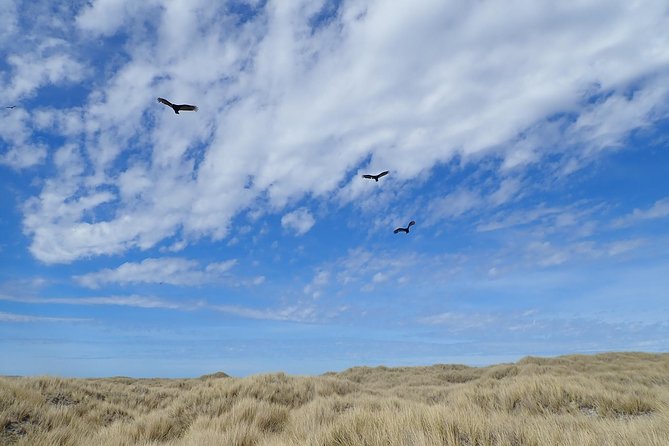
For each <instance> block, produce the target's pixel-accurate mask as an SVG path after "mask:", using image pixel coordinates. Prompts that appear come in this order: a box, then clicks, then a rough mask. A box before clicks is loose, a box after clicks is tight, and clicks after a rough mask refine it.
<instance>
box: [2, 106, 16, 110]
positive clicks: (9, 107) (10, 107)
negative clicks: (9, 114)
mask: <svg viewBox="0 0 669 446" xmlns="http://www.w3.org/2000/svg"><path fill="white" fill-rule="evenodd" d="M5 108H8V109H10V110H11V109H12V108H16V105H8V106H7V107H5Z"/></svg>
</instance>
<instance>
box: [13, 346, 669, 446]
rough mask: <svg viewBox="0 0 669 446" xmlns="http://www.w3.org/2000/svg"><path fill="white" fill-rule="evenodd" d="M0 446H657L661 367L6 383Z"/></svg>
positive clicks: (663, 395) (668, 427)
mask: <svg viewBox="0 0 669 446" xmlns="http://www.w3.org/2000/svg"><path fill="white" fill-rule="evenodd" d="M0 444H2V445H30V446H53V445H86V446H90V445H92V446H111V445H119V446H120V445H166V446H195V445H235V446H243V445H267V446H269V445H342V446H343V445H390V446H394V445H397V446H400V445H402V446H404V445H463V446H464V445H468V446H473V445H481V446H484V445H489V446H493V445H495V446H497V445H500V446H502V445H509V446H510V445H515V446H525V445H530V446H531V445H551V446H552V445H574V446H582V445H629V446H640V445H658V446H666V445H668V444H669V355H668V354H644V353H608V354H602V355H595V356H564V357H559V358H554V359H542V358H533V357H529V358H525V359H522V360H521V361H519V362H517V363H515V364H501V365H495V366H490V367H484V368H472V367H467V366H461V365H435V366H431V367H408V368H386V367H376V368H369V367H356V368H353V369H349V370H346V371H344V372H341V373H327V374H325V375H323V376H318V377H292V376H287V375H285V374H282V373H278V374H270V375H257V376H251V377H247V378H230V377H226V376H225V374H215V375H208V376H205V377H202V378H198V379H130V378H107V379H62V378H54V377H37V378H13V377H12V378H9V377H6V378H0Z"/></svg>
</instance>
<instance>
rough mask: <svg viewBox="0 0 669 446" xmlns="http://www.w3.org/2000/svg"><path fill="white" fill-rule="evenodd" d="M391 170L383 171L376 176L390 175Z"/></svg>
mask: <svg viewBox="0 0 669 446" xmlns="http://www.w3.org/2000/svg"><path fill="white" fill-rule="evenodd" d="M389 172H390V171H389V170H384V171H383V172H381V173H380V174H378V175H377V176H376V178H381V177H385V176H386V175H388V173H389Z"/></svg>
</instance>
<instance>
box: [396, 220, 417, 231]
mask: <svg viewBox="0 0 669 446" xmlns="http://www.w3.org/2000/svg"><path fill="white" fill-rule="evenodd" d="M415 224H416V222H415V221H413V220H411V221H410V222H409V224H408V225H407V227H406V228H397V229H395V230H394V231H393V232H394V233H395V234H398V233H400V232H405V233H407V234H408V233H409V228H410V227H412V226H413V225H415Z"/></svg>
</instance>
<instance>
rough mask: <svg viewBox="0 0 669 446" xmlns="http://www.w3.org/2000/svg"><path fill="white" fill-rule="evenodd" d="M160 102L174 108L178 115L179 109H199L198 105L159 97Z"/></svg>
mask: <svg viewBox="0 0 669 446" xmlns="http://www.w3.org/2000/svg"><path fill="white" fill-rule="evenodd" d="M158 102H160V103H161V104H165V105H167V106H168V107H172V110H174V113H176V114H177V115H178V114H179V111H197V106H196V105H188V104H172V103H171V102H170V101H168V100H167V99H164V98H158Z"/></svg>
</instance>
